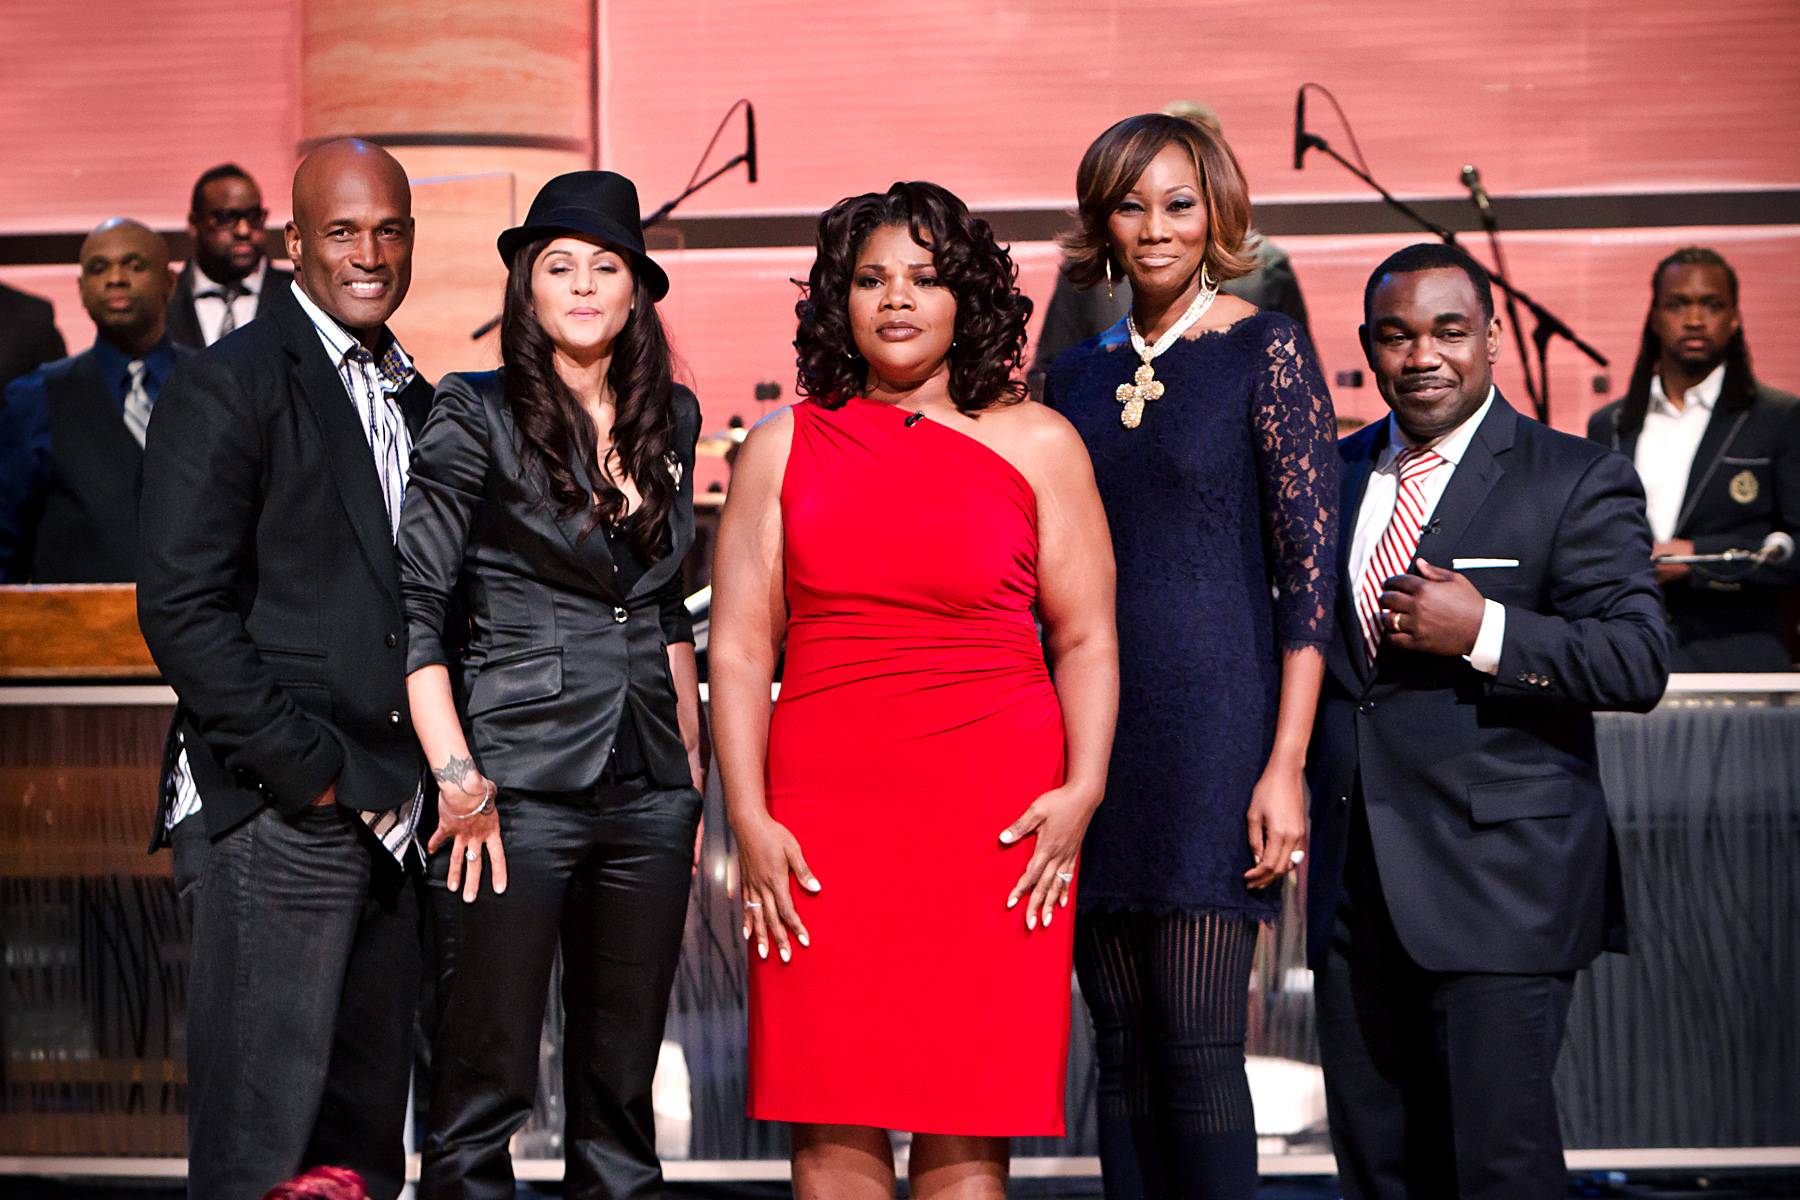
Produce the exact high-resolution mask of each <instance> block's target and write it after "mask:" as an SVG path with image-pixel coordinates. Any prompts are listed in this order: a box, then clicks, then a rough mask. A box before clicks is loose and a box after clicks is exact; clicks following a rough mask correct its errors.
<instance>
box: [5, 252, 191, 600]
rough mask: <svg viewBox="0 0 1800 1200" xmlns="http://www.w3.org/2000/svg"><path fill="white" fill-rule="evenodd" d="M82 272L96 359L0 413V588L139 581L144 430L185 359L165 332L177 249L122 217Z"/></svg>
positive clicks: (24, 384)
mask: <svg viewBox="0 0 1800 1200" xmlns="http://www.w3.org/2000/svg"><path fill="white" fill-rule="evenodd" d="M80 263H81V274H80V278H79V285H78V286H79V289H80V293H81V303H82V306H83V307H84V308H86V309H87V311H88V315H89V316H90V317H92V318H93V319H94V330H95V338H94V345H93V347H92V349H89V350H85V351H83V352H82V353H80V354H77V355H74V356H72V357H70V358H65V359H62V360H60V361H58V362H53V363H50V364H48V365H46V366H43V367H40V368H39V369H37V370H36V371H33V372H31V373H30V374H27V375H24V376H22V377H21V378H19V379H15V380H14V381H13V382H12V383H11V384H10V385H9V386H8V387H7V389H6V395H5V401H4V404H3V405H0V583H25V582H31V583H129V582H131V581H132V580H133V579H135V578H136V577H137V563H136V559H137V520H138V473H139V471H140V470H141V468H142V465H143V460H144V449H143V447H144V431H145V429H146V428H147V427H148V425H149V423H150V412H151V409H152V408H153V407H154V406H155V404H156V399H157V397H158V395H160V394H161V392H162V386H163V383H164V381H166V380H167V379H168V378H169V375H170V373H171V372H173V371H174V370H175V364H176V362H177V360H178V359H179V357H180V356H181V355H182V354H185V353H186V350H185V349H184V348H183V347H179V346H177V345H175V343H174V342H172V341H171V340H170V339H169V337H168V335H167V334H166V333H165V331H164V328H163V306H164V305H165V304H166V303H168V299H169V291H170V289H171V287H172V286H173V278H172V276H171V275H170V274H169V248H168V246H167V245H166V244H165V243H164V242H163V240H162V238H161V237H159V236H158V235H157V234H155V233H154V232H152V231H151V230H149V229H147V228H146V227H144V226H143V225H140V224H139V223H138V222H136V221H132V220H127V219H125V218H122V217H115V218H113V219H111V220H109V221H106V222H104V223H102V224H101V225H100V226H99V227H98V228H96V229H95V230H94V231H93V232H92V233H90V234H88V236H87V238H86V240H84V241H83V242H82V244H81V255H80ZM58 340H59V342H60V339H58Z"/></svg>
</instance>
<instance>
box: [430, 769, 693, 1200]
mask: <svg viewBox="0 0 1800 1200" xmlns="http://www.w3.org/2000/svg"><path fill="white" fill-rule="evenodd" d="M497 803H498V805H499V810H500V831H501V836H502V837H503V839H504V841H505V846H506V866H507V879H508V884H507V889H506V892H505V894H504V895H499V896H496V895H494V894H493V893H492V891H491V890H490V888H489V886H488V880H487V879H486V878H485V873H484V878H483V879H482V884H481V895H480V896H479V898H477V899H476V900H475V902H474V903H472V904H465V903H463V901H462V898H461V895H460V893H458V894H452V893H450V892H449V891H447V890H446V888H445V887H444V880H445V877H446V873H447V872H448V870H449V865H450V861H449V856H450V854H451V853H453V850H452V848H451V844H450V843H448V842H446V843H445V844H444V845H443V846H442V847H440V848H439V851H438V853H437V854H436V855H435V856H433V858H432V861H431V876H430V882H431V888H430V904H431V911H432V917H433V921H434V926H435V941H436V947H435V949H436V955H437V957H436V960H435V963H434V966H435V969H436V973H437V987H438V993H437V995H438V1001H437V1004H438V1012H437V1021H436V1033H435V1036H434V1039H433V1050H432V1070H431V1101H430V1114H429V1124H428V1129H427V1132H426V1137H425V1153H424V1165H423V1174H422V1178H421V1181H420V1189H419V1190H420V1195H421V1196H422V1197H425V1198H426V1200H449V1198H461V1197H484V1198H485V1197H493V1198H505V1200H511V1197H512V1196H513V1172H512V1160H511V1157H510V1155H509V1153H508V1150H507V1143H508V1141H509V1139H511V1137H512V1135H513V1134H514V1133H516V1132H517V1131H518V1130H519V1128H520V1127H521V1126H523V1125H524V1124H525V1122H526V1120H527V1118H529V1116H530V1115H531V1106H532V1100H533V1097H534V1096H535V1094H536V1089H537V1068H538V1042H539V1036H540V1033H541V1030H542V1026H543V1018H544V1001H545V994H546V992H547V990H548V988H549V982H550V968H551V965H552V963H553V961H554V959H555V955H556V950H557V947H558V946H559V945H560V946H561V948H562V955H563V1007H564V1011H565V1013H566V1018H565V1031H564V1035H563V1064H564V1067H563V1073H564V1084H563V1086H564V1096H565V1102H566V1111H567V1117H566V1121H565V1125H564V1149H565V1155H566V1160H567V1169H566V1173H565V1177H564V1179H565V1183H564V1192H563V1194H564V1195H565V1196H570V1197H607V1198H608V1200H622V1198H624V1197H638V1196H658V1197H660V1196H661V1195H662V1167H661V1164H660V1163H659V1162H658V1161H657V1158H656V1130H655V1123H654V1119H653V1117H652V1115H651V1108H650V1083H651V1080H652V1078H653V1077H654V1075H655V1073H656V1059H657V1052H658V1050H659V1048H660V1047H661V1044H662V1034H663V1020H664V1017H665V1016H666V1015H667V1012H668V1005H669V988H670V985H671V984H672V983H673V982H674V978H675V965H676V959H677V957H678V955H679V953H680V949H681V931H682V926H683V923H684V921H685V918H686V914H687V897H688V888H689V882H690V868H691V866H692V863H693V854H694V830H695V827H696V825H697V823H698V822H699V819H700V807H701V801H700V793H699V792H697V791H695V790H694V789H692V788H675V789H658V788H656V787H655V785H654V784H651V783H650V782H648V781H647V780H640V781H637V782H627V783H622V784H601V785H599V786H597V787H595V788H593V789H591V790H589V791H587V792H581V793H558V794H546V793H540V792H517V791H508V790H502V791H501V793H500V796H499V799H498V801H497Z"/></svg>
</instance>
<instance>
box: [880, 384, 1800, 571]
mask: <svg viewBox="0 0 1800 1200" xmlns="http://www.w3.org/2000/svg"><path fill="white" fill-rule="evenodd" d="M924 419H925V410H924V409H920V410H919V411H918V412H916V413H914V414H913V415H912V416H910V417H908V418H906V420H904V421H902V422H900V423H901V424H902V425H904V426H906V427H907V428H908V429H911V428H912V427H913V426H914V425H917V424H918V423H919V422H920V421H923V420H924ZM1790 544H1791V543H1790Z"/></svg>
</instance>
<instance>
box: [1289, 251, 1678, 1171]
mask: <svg viewBox="0 0 1800 1200" xmlns="http://www.w3.org/2000/svg"><path fill="white" fill-rule="evenodd" d="M1364 313H1365V318H1366V324H1365V325H1364V327H1363V330H1362V336H1363V344H1364V347H1365V351H1366V354H1367V357H1368V360H1369V365H1370V366H1371V368H1373V371H1374V374H1375V377H1376V380H1377V383H1378V385H1379V387H1380V389H1381V393H1382V397H1383V398H1384V399H1385V400H1386V401H1387V403H1388V406H1389V408H1390V409H1391V410H1392V411H1391V416H1390V418H1389V419H1388V420H1386V421H1381V422H1378V423H1376V424H1374V425H1371V426H1369V427H1367V428H1365V429H1363V430H1362V431H1360V432H1358V433H1356V434H1354V435H1353V436H1351V437H1349V438H1347V439H1345V440H1344V441H1342V442H1340V443H1339V452H1340V456H1341V459H1342V462H1343V466H1344V470H1343V476H1342V489H1343V503H1342V511H1343V514H1344V529H1345V532H1346V536H1345V537H1344V538H1343V539H1342V540H1341V542H1340V545H1341V547H1342V549H1341V551H1340V556H1339V557H1340V561H1339V564H1338V570H1339V571H1340V572H1342V575H1341V577H1340V578H1341V580H1342V583H1343V585H1344V586H1342V587H1341V588H1340V590H1339V603H1338V630H1337V637H1336V640H1335V641H1334V642H1333V643H1332V645H1331V646H1330V648H1329V649H1328V652H1327V655H1326V666H1327V674H1326V681H1325V689H1324V695H1323V698H1322V699H1321V702H1320V706H1319V718H1318V723H1317V727H1316V729H1315V732H1314V741H1313V746H1312V751H1311V756H1310V759H1311V763H1310V773H1311V782H1312V798H1313V836H1312V844H1313V858H1312V876H1311V879H1310V884H1309V891H1310V895H1309V906H1308V927H1309V928H1308V937H1309V946H1308V951H1309V959H1310V961H1311V963H1312V965H1313V968H1314V970H1315V971H1316V972H1317V976H1316V983H1315V987H1316V989H1317V997H1318V1006H1319V1041H1320V1047H1321V1051H1322V1060H1321V1061H1322V1062H1323V1064H1324V1068H1325V1083H1326V1097H1327V1102H1328V1105H1329V1110H1330V1117H1331V1133H1332V1144H1333V1146H1334V1148H1335V1149H1336V1152H1337V1157H1338V1165H1339V1171H1340V1176H1341V1181H1342V1184H1343V1188H1344V1194H1345V1195H1346V1196H1348V1197H1353V1198H1366V1197H1414V1198H1418V1200H1425V1198H1431V1200H1436V1198H1439V1197H1444V1196H1459V1197H1463V1198H1464V1200H1475V1198H1483V1197H1491V1198H1494V1200H1500V1198H1505V1200H1520V1198H1524V1197H1551V1196H1557V1197H1560V1196H1562V1195H1563V1194H1564V1192H1565V1187H1566V1174H1565V1171H1564V1167H1563V1160H1562V1144H1561V1136H1560V1133H1559V1130H1558V1126H1557V1117H1556V1103H1555V1098H1554V1095H1553V1094H1552V1091H1551V1086H1550V1079H1551V1071H1552V1069H1553V1067H1554V1065H1555V1061H1556V1055H1557V1052H1558V1050H1559V1048H1560V1046H1561V1043H1562V1037H1563V1031H1564V1026H1565V1023H1566V1018H1567V1013H1568V1005H1569V997H1570V990H1571V987H1572V984H1573V980H1574V974H1575V972H1576V971H1577V970H1579V969H1580V968H1581V967H1582V966H1583V965H1585V964H1586V963H1587V962H1589V961H1590V960H1591V959H1593V958H1594V956H1595V955H1597V954H1598V953H1599V952H1600V951H1601V949H1602V948H1603V947H1608V946H1610V947H1611V948H1622V946H1621V944H1620V943H1621V942H1622V933H1623V914H1622V913H1621V912H1620V911H1619V908H1620V906H1619V904H1618V903H1617V898H1618V895H1619V889H1618V887H1617V882H1618V881H1617V876H1616V861H1615V857H1614V854H1613V850H1612V838H1611V830H1610V826H1609V825H1608V823H1607V815H1606V804H1605V797H1604V796H1603V795H1602V793H1601V787H1600V773H1599V767H1598V764H1597V762H1596V758H1595V750H1594V727H1593V718H1592V715H1591V714H1592V713H1593V712H1594V711H1596V710H1602V709H1628V710H1633V711H1643V710H1646V709H1649V708H1650V707H1652V706H1653V705H1654V704H1655V703H1656V701H1657V699H1658V698H1659V697H1660V696H1661V694H1662V690H1663V686H1664V684H1665V682H1666V679H1667V668H1666V665H1665V660H1666V658H1667V654H1668V631H1667V628H1666V626H1665V624H1664V620H1663V614H1662V606H1661V604H1660V602H1659V600H1658V598H1657V594H1656V585H1655V579H1654V575H1653V572H1652V570H1651V566H1650V533H1649V529H1648V527H1647V526H1646V524H1645V521H1644V502H1643V491H1642V489H1641V488H1640V487H1639V486H1638V482H1637V477H1636V475H1635V473H1634V472H1633V471H1632V469H1631V464H1630V463H1629V462H1628V461H1626V460H1625V459H1624V458H1623V457H1621V456H1619V455H1616V454H1612V453H1610V452H1608V451H1606V450H1604V449H1602V448H1601V447H1598V446H1595V445H1593V444H1592V443H1589V442H1586V441H1584V440H1582V439H1579V438H1575V437H1571V436H1569V435H1566V434H1562V433H1557V432H1555V431H1553V430H1550V429H1548V428H1546V427H1544V426H1542V425H1539V424H1537V423H1536V422H1534V421H1530V420H1527V419H1525V418H1523V417H1521V416H1519V415H1518V414H1517V413H1516V412H1515V411H1514V410H1513V409H1512V408H1511V407H1510V406H1509V405H1508V404H1507V403H1506V401H1505V399H1504V398H1502V397H1501V396H1500V395H1499V394H1498V392H1497V391H1495V389H1494V387H1493V383H1492V364H1493V362H1494V360H1495V359H1496V358H1497V357H1498V356H1499V350H1500V322H1499V321H1498V320H1496V319H1495V318H1494V310H1493V298H1492V294H1491V291H1490V288H1489V284H1488V278H1487V274H1486V272H1485V271H1483V270H1482V268H1481V267H1480V266H1479V265H1478V264H1476V263H1475V262H1473V261H1472V260H1471V259H1469V258H1468V257H1467V256H1466V255H1464V254H1463V253H1462V252H1461V251H1459V250H1455V249H1453V248H1450V247H1446V246H1443V245H1440V244H1437V243H1431V244H1428V245H1420V246H1413V247H1409V248H1408V249H1405V250H1402V251H1400V252H1399V253H1397V254H1395V255H1393V256H1392V257H1390V258H1389V259H1388V260H1387V261H1386V262H1384V263H1382V265H1381V266H1380V267H1378V268H1377V269H1376V271H1375V273H1374V275H1373V276H1371V277H1370V281H1369V285H1368V288H1367V290H1366V292H1365V295H1364ZM1352 532H1353V536H1352ZM1446 566H1447V567H1449V568H1451V569H1448V570H1447V569H1445V567H1446Z"/></svg>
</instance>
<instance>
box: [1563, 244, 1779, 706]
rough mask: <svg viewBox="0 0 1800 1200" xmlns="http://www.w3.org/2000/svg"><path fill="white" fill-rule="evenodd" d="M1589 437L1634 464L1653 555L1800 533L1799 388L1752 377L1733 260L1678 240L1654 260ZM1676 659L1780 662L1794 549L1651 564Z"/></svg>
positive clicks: (1757, 666)
mask: <svg viewBox="0 0 1800 1200" xmlns="http://www.w3.org/2000/svg"><path fill="white" fill-rule="evenodd" d="M1588 436H1589V437H1590V438H1593V439H1594V440H1595V441H1597V442H1600V443H1601V444H1603V445H1607V446H1611V447H1612V448H1613V449H1614V450H1617V451H1619V452H1620V453H1621V454H1624V455H1625V456H1626V457H1628V458H1630V459H1631V460H1632V461H1633V462H1634V463H1635V464H1636V465H1637V470H1638V475H1639V477H1640V478H1642V480H1643V482H1644V491H1645V493H1646V495H1647V496H1648V499H1649V514H1650V529H1651V532H1652V533H1653V534H1654V535H1655V538H1656V545H1655V547H1654V553H1656V554H1659V555H1660V554H1673V555H1687V554H1717V553H1719V552H1720V551H1724V550H1733V549H1747V550H1755V549H1757V548H1759V547H1760V546H1761V545H1762V544H1763V539H1764V538H1766V537H1768V535H1769V534H1770V533H1771V532H1773V531H1775V530H1782V531H1785V532H1787V533H1788V534H1791V535H1793V534H1800V399H1796V398H1795V397H1793V396H1790V395H1788V394H1787V393H1786V392H1778V391H1776V390H1775V389H1774V388H1772V387H1768V386H1766V385H1764V384H1761V383H1758V382H1757V379H1756V376H1755V374H1754V373H1753V372H1752V371H1751V369H1750V348H1749V345H1748V343H1747V342H1746V341H1745V340H1744V327H1743V322H1742V319H1741V317H1740V315H1739V313H1738V281H1737V273H1736V272H1735V271H1733V270H1732V269H1731V265H1730V264H1729V263H1727V262H1726V261H1725V260H1724V259H1723V258H1722V257H1720V256H1719V254H1718V252H1717V251H1714V250H1709V249H1706V248H1705V247H1702V246H1688V247H1686V248H1685V249H1681V250H1677V251H1675V253H1673V254H1671V255H1669V256H1668V257H1667V258H1665V259H1663V260H1662V261H1661V262H1660V263H1658V264H1656V270H1655V271H1654V272H1653V273H1652V274H1651V276H1650V313H1649V315H1648V316H1647V317H1646V318H1645V319H1644V337H1643V342H1642V344H1641V346H1640V348H1639V350H1638V358H1637V365H1636V366H1635V367H1634V368H1633V369H1632V372H1631V387H1630V389H1629V390H1628V391H1627V392H1626V393H1625V396H1624V397H1623V398H1622V399H1619V400H1615V401H1613V402H1612V403H1611V404H1609V405H1607V406H1606V407H1605V408H1602V409H1601V410H1600V411H1599V412H1597V413H1595V414H1594V415H1593V417H1592V418H1591V419H1590V420H1589V421H1588ZM1656 576H1657V582H1658V583H1660V584H1662V589H1663V601H1664V603H1665V604H1666V605H1667V606H1668V610H1669V624H1670V627H1671V628H1672V630H1673V631H1674V634H1675V657H1674V661H1673V666H1674V669H1675V670H1677V671H1786V670H1790V669H1791V668H1792V667H1793V665H1794V658H1793V655H1792V653H1791V652H1790V650H1789V640H1788V638H1789V635H1790V634H1791V632H1792V631H1791V630H1788V629H1784V628H1783V622H1782V593H1783V592H1784V591H1785V590H1788V589H1792V588H1793V587H1794V586H1795V585H1796V584H1800V556H1793V557H1790V558H1789V559H1788V560H1787V561H1786V562H1785V563H1780V564H1767V565H1761V566H1752V567H1746V566H1742V565H1736V564H1733V565H1726V566H1715V565H1710V564H1694V565H1692V566H1689V565H1687V564H1682V563H1665V564H1661V565H1659V566H1658V567H1657V570H1656Z"/></svg>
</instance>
